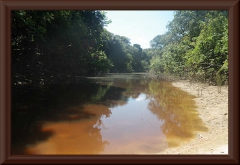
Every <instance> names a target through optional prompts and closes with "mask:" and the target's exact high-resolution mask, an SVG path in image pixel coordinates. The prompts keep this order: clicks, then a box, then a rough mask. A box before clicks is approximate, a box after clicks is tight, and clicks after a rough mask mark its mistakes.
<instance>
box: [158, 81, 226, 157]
mask: <svg viewBox="0 0 240 165" xmlns="http://www.w3.org/2000/svg"><path fill="white" fill-rule="evenodd" d="M172 85H173V86H174V87H178V88H180V89H181V90H183V91H186V92H188V93H189V94H191V95H194V96H196V98H194V101H195V103H196V106H197V109H196V111H197V112H198V113H199V117H200V118H201V119H202V121H203V123H204V124H205V125H206V127H208V131H207V132H196V138H194V139H192V140H191V141H189V142H187V143H184V144H182V145H181V146H179V147H175V148H168V149H166V150H164V151H162V152H159V153H158V154H178V155H179V154H181V155H184V154H218V155H219V154H228V86H221V87H220V88H219V87H217V86H210V85H207V84H202V83H191V82H190V81H188V80H180V81H174V82H172Z"/></svg>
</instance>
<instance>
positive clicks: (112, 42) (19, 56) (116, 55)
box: [12, 10, 150, 84]
mask: <svg viewBox="0 0 240 165" xmlns="http://www.w3.org/2000/svg"><path fill="white" fill-rule="evenodd" d="M110 22H111V21H109V20H107V17H106V15H105V13H104V12H103V11H96V10H79V11H69V10H66V11H33V10H18V11H12V80H13V81H12V82H13V83H16V82H18V81H20V82H22V81H30V82H32V83H36V84H38V83H42V82H43V80H44V82H45V83H50V82H56V81H60V80H61V79H66V77H67V78H68V79H70V78H71V77H75V76H89V75H99V74H105V73H108V72H143V71H147V69H148V68H147V67H148V66H149V63H148V62H149V60H150V59H148V58H147V56H146V53H144V52H143V50H142V48H141V47H140V45H138V44H135V45H134V46H131V45H130V40H129V39H128V38H126V37H123V36H119V35H114V34H112V33H110V32H108V31H107V30H106V29H105V28H104V26H106V25H107V24H109V23H110Z"/></svg>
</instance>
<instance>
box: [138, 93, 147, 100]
mask: <svg viewBox="0 0 240 165" xmlns="http://www.w3.org/2000/svg"><path fill="white" fill-rule="evenodd" d="M145 99H146V95H144V94H140V95H139V96H138V98H136V101H141V100H145Z"/></svg>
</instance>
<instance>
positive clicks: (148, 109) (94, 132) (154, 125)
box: [12, 74, 207, 154]
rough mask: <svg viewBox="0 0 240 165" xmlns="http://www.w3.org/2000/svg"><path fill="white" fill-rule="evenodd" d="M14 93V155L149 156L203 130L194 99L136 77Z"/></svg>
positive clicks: (166, 85)
mask: <svg viewBox="0 0 240 165" xmlns="http://www.w3.org/2000/svg"><path fill="white" fill-rule="evenodd" d="M13 89H14V90H13V91H14V94H13V101H12V102H13V104H12V105H13V109H12V154H147V153H149V154H152V153H157V152H160V151H162V150H164V149H166V148H167V147H175V146H177V145H180V144H181V143H182V142H183V141H186V140H189V139H191V138H193V137H194V133H195V132H196V131H207V128H206V127H205V126H204V125H203V123H202V121H201V120H200V118H199V117H198V114H197V112H196V111H195V108H196V107H195V104H194V101H193V96H191V95H189V94H187V93H186V92H184V91H181V90H179V89H178V88H175V87H173V86H172V85H171V83H168V82H159V81H153V80H148V79H144V78H143V77H142V75H139V74H134V75H126V74H117V75H115V74H112V75H108V76H107V77H94V78H88V80H87V81H81V82H80V83H78V84H70V85H55V86H49V87H46V88H45V89H44V91H43V92H42V93H41V91H39V89H31V88H29V87H28V88H25V89H24V88H22V87H21V88H19V89H16V88H15V87H14V88H13ZM41 94H42V95H41ZM40 95H41V96H40ZM33 96H34V97H33ZM18 98H20V99H18Z"/></svg>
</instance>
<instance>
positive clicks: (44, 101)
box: [11, 82, 122, 154]
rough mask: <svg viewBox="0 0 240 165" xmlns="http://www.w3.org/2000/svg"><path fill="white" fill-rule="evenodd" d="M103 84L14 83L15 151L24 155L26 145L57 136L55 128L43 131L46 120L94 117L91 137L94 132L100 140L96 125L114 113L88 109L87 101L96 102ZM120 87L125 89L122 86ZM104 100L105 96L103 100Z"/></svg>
mask: <svg viewBox="0 0 240 165" xmlns="http://www.w3.org/2000/svg"><path fill="white" fill-rule="evenodd" d="M100 87H101V88H104V87H103V86H99V85H97V84H94V83H89V82H82V83H79V84H68V85H67V84H64V85H63V84H58V85H51V86H50V85H49V86H46V85H45V87H44V88H33V87H32V86H18V87H16V86H14V87H13V88H12V89H13V90H12V91H13V93H12V138H11V140H12V143H11V144H12V151H11V152H12V154H24V153H25V151H24V148H25V146H26V145H30V144H31V145H34V144H37V143H38V142H41V141H47V140H48V139H50V138H51V137H54V135H55V132H54V131H53V130H55V129H46V130H43V124H44V123H46V122H71V121H80V120H84V119H91V120H92V123H91V124H90V125H91V126H90V125H89V128H92V129H89V131H90V132H92V134H91V137H93V135H94V138H93V139H95V140H96V143H100V141H101V140H99V139H101V135H100V133H99V132H100V130H98V128H97V127H96V128H93V127H94V125H95V124H96V123H99V121H100V118H101V116H102V115H105V116H110V114H111V111H110V110H109V109H108V108H107V107H105V108H102V109H101V108H100V110H98V111H97V113H96V112H93V111H84V108H85V107H84V104H86V103H91V102H94V101H95V100H94V99H93V95H94V94H99V88H100ZM116 90H117V91H118V92H120V91H122V89H120V90H118V89H116ZM104 99H105V98H104V97H103V98H102V100H101V101H103V100H104ZM116 99H117V98H116ZM98 109H99V108H98ZM93 119H94V120H93ZM97 136H98V138H96V137H97ZM89 137H90V135H89ZM97 139H98V140H97ZM92 143H94V142H92ZM100 148H102V147H100Z"/></svg>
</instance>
